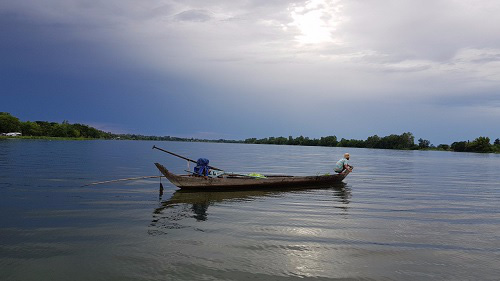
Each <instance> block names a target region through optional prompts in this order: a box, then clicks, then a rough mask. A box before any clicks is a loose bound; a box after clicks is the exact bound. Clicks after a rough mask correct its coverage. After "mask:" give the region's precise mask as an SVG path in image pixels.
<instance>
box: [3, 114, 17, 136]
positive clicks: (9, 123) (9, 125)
mask: <svg viewBox="0 0 500 281" xmlns="http://www.w3.org/2000/svg"><path fill="white" fill-rule="evenodd" d="M19 131H21V121H19V119H18V118H17V117H14V116H12V115H10V113H8V112H0V133H11V132H19Z"/></svg>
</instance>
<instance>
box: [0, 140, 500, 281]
mask: <svg viewBox="0 0 500 281" xmlns="http://www.w3.org/2000/svg"><path fill="white" fill-rule="evenodd" d="M153 144H154V145H156V146H159V147H163V148H165V149H168V150H171V151H174V152H176V153H178V154H181V155H184V156H187V157H189V158H192V159H197V158H199V157H205V158H208V159H210V164H211V165H214V166H216V167H219V168H223V169H225V170H226V171H232V172H258V173H281V174H282V173H286V174H293V175H311V174H314V175H315V174H325V173H332V169H333V166H334V164H335V162H336V161H337V160H338V159H339V158H340V157H341V156H342V154H343V153H344V152H350V154H351V161H350V162H351V164H352V165H354V166H355V169H354V171H353V173H351V174H350V175H349V176H348V177H347V178H346V179H345V180H344V184H341V185H338V186H333V187H331V188H323V189H295V190H292V191H284V190H270V191H237V192H198V193H192V192H180V191H179V190H178V189H177V188H176V187H175V186H173V185H172V184H170V183H169V182H167V181H166V180H165V179H162V181H161V182H162V184H163V186H164V187H165V190H164V191H163V194H160V192H159V185H160V180H159V179H144V180H137V181H127V182H121V183H110V184H103V185H95V186H89V187H81V186H82V185H84V184H87V183H90V182H96V181H104V180H111V179H119V178H130V177H139V176H156V175H159V172H158V171H157V170H156V168H155V167H154V165H153V163H154V162H160V163H163V164H164V165H165V166H166V167H168V168H170V169H171V170H172V171H174V172H177V173H183V170H185V169H187V168H188V167H187V164H186V161H184V160H180V159H178V158H175V157H173V156H170V155H168V154H165V153H163V152H161V151H158V150H152V149H151V147H152V146H153ZM190 168H191V169H192V168H193V165H191V166H190ZM309 278H310V279H313V280H333V279H336V280H337V279H347V280H437V279H440V280H443V279H444V280H500V155H493V154H472V153H454V152H436V151H396V150H370V149H353V148H349V149H347V148H327V147H296V146H274V145H246V144H216V143H181V142H147V141H44V140H4V141H0V280H23V281H27V280H51V281H52V280H303V279H309Z"/></svg>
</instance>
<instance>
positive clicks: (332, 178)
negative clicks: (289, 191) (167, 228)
mask: <svg viewBox="0 0 500 281" xmlns="http://www.w3.org/2000/svg"><path fill="white" fill-rule="evenodd" d="M155 165H156V167H157V168H158V170H160V172H161V173H162V174H163V175H164V176H165V177H166V178H167V179H168V180H169V181H170V182H171V183H172V184H174V185H175V186H177V187H179V188H181V189H205V190H209V189H258V188H289V187H328V186H332V185H334V184H335V183H340V182H341V181H342V180H343V179H344V178H345V177H346V176H347V175H348V174H349V171H345V172H343V173H340V174H333V175H318V176H283V175H265V177H262V178H256V177H251V176H246V175H234V174H224V175H222V176H219V177H213V178H212V177H200V176H196V175H176V174H174V173H171V172H169V171H168V170H167V169H166V168H165V167H164V166H162V165H161V164H159V163H155Z"/></svg>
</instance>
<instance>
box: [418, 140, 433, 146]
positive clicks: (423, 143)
mask: <svg viewBox="0 0 500 281" xmlns="http://www.w3.org/2000/svg"><path fill="white" fill-rule="evenodd" d="M430 145H431V142H430V141H428V140H424V139H422V138H419V139H418V148H420V149H425V148H429V146H430Z"/></svg>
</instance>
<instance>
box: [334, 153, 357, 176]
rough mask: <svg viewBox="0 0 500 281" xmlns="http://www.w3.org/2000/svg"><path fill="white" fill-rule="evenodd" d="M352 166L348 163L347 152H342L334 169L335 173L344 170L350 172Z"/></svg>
mask: <svg viewBox="0 0 500 281" xmlns="http://www.w3.org/2000/svg"><path fill="white" fill-rule="evenodd" d="M353 168H354V167H353V166H351V165H349V153H344V158H342V159H340V160H339V161H338V162H337V164H336V165H335V169H334V171H335V172H337V173H342V172H344V171H345V170H348V171H349V172H351V171H352V169H353Z"/></svg>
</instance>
